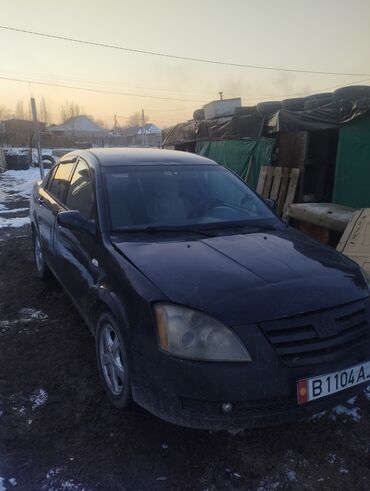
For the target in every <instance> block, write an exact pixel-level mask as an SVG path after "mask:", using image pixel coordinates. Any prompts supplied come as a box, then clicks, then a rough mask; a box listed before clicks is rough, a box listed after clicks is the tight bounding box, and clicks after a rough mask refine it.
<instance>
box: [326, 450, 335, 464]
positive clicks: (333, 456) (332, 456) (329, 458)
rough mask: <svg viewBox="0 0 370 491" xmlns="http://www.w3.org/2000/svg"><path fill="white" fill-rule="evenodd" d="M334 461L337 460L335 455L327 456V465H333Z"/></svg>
mask: <svg viewBox="0 0 370 491" xmlns="http://www.w3.org/2000/svg"><path fill="white" fill-rule="evenodd" d="M336 459H337V456H336V455H335V453H330V454H329V457H328V462H329V464H334V462H335V461H336Z"/></svg>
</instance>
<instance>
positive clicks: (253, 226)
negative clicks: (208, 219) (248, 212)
mask: <svg viewBox="0 0 370 491" xmlns="http://www.w3.org/2000/svg"><path fill="white" fill-rule="evenodd" d="M224 228H227V229H230V228H249V229H259V230H275V226H274V225H271V224H270V225H263V224H258V223H248V222H240V221H237V222H217V223H209V224H207V225H204V227H203V230H213V229H220V230H222V229H224Z"/></svg>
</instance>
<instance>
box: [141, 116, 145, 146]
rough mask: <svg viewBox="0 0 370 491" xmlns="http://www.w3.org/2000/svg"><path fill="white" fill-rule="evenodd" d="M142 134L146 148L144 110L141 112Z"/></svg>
mask: <svg viewBox="0 0 370 491" xmlns="http://www.w3.org/2000/svg"><path fill="white" fill-rule="evenodd" d="M141 134H142V144H143V147H145V146H146V131H145V115H144V109H142V110H141Z"/></svg>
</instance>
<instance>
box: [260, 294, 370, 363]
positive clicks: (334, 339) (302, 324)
mask: <svg viewBox="0 0 370 491" xmlns="http://www.w3.org/2000/svg"><path fill="white" fill-rule="evenodd" d="M369 324H370V308H369V302H368V301H358V302H353V303H350V304H346V305H341V306H340V307H336V308H333V309H328V310H325V311H320V312H315V313H309V314H302V315H297V316H294V317H289V318H284V319H277V320H274V321H271V322H263V323H261V324H260V327H261V328H262V330H263V332H264V333H265V335H266V337H267V339H268V340H269V341H270V343H271V344H272V346H273V347H274V348H275V350H276V352H277V353H278V355H279V356H280V358H281V359H282V360H283V362H284V363H285V364H286V365H288V366H303V365H314V364H316V363H323V362H328V361H331V360H335V359H338V358H339V357H340V356H341V355H342V354H343V355H344V354H345V353H347V352H348V351H350V350H353V349H355V348H356V347H358V346H360V345H361V344H362V343H363V342H364V341H366V340H368V338H369ZM369 355H370V354H369Z"/></svg>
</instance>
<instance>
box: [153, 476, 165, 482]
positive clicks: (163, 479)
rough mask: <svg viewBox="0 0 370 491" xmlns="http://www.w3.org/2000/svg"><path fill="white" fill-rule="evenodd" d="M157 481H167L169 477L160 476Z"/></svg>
mask: <svg viewBox="0 0 370 491" xmlns="http://www.w3.org/2000/svg"><path fill="white" fill-rule="evenodd" d="M156 481H167V476H159V477H157V479H156Z"/></svg>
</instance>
